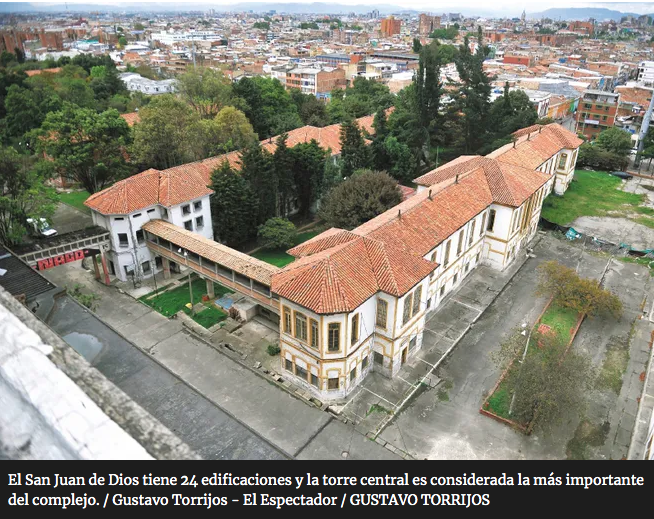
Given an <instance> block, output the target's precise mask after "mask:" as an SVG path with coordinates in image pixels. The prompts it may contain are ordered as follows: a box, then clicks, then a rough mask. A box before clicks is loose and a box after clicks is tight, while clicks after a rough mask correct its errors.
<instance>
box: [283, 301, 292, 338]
mask: <svg viewBox="0 0 654 519" xmlns="http://www.w3.org/2000/svg"><path fill="white" fill-rule="evenodd" d="M284 333H288V334H290V333H291V310H290V309H289V308H288V307H286V306H285V307H284Z"/></svg>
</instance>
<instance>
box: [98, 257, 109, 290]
mask: <svg viewBox="0 0 654 519" xmlns="http://www.w3.org/2000/svg"><path fill="white" fill-rule="evenodd" d="M100 258H101V259H102V273H103V274H104V284H105V285H107V286H109V285H110V284H111V281H109V269H108V268H107V257H106V256H105V254H104V252H101V253H100Z"/></svg>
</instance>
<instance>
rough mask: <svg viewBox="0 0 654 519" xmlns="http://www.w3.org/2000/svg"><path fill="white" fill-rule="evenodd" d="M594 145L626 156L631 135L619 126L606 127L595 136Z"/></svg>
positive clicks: (629, 147)
mask: <svg viewBox="0 0 654 519" xmlns="http://www.w3.org/2000/svg"><path fill="white" fill-rule="evenodd" d="M595 146H597V147H598V148H601V149H603V150H605V151H608V152H611V153H615V154H616V155H619V156H621V157H626V156H627V155H629V152H630V151H631V135H630V134H629V133H627V132H625V131H624V130H621V129H620V128H615V127H613V128H608V129H606V130H604V131H603V132H601V133H600V134H599V135H598V136H597V139H595Z"/></svg>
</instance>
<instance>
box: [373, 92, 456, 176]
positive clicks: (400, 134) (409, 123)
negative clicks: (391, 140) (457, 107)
mask: <svg viewBox="0 0 654 519" xmlns="http://www.w3.org/2000/svg"><path fill="white" fill-rule="evenodd" d="M416 88H417V86H416V83H415V82H414V83H412V84H411V85H409V86H408V87H406V88H404V89H402V90H401V91H400V92H399V93H398V95H397V100H396V102H395V110H394V111H393V113H391V115H390V116H389V117H388V129H389V134H390V135H392V136H393V137H395V138H396V139H397V140H398V142H400V143H402V144H405V145H407V146H408V147H409V149H410V150H411V154H412V155H413V157H414V160H415V163H416V167H418V165H420V164H423V163H428V157H427V156H426V154H425V148H426V146H427V144H428V141H429V132H428V131H427V130H426V129H425V128H424V127H423V126H422V121H421V114H420V110H419V109H418V101H417V99H416V98H417V96H416ZM452 104H453V103H452ZM384 148H385V140H384Z"/></svg>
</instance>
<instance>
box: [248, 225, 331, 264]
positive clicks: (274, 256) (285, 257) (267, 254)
mask: <svg viewBox="0 0 654 519" xmlns="http://www.w3.org/2000/svg"><path fill="white" fill-rule="evenodd" d="M318 234H320V231H318V230H315V229H313V230H310V231H306V232H301V233H298V234H297V236H296V238H295V240H294V243H293V245H292V247H295V246H297V245H300V243H304V242H305V241H307V240H310V239H311V238H313V237H314V236H318ZM292 247H286V248H276V249H273V248H263V249H260V250H258V251H257V252H255V253H253V254H250V256H252V257H254V258H257V259H260V260H261V261H265V262H266V263H270V264H271V265H275V266H277V267H280V268H281V267H285V266H286V265H288V264H289V263H291V262H292V261H293V260H294V259H295V258H294V257H293V256H291V255H290V254H286V251H287V250H288V249H290V248H292Z"/></svg>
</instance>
